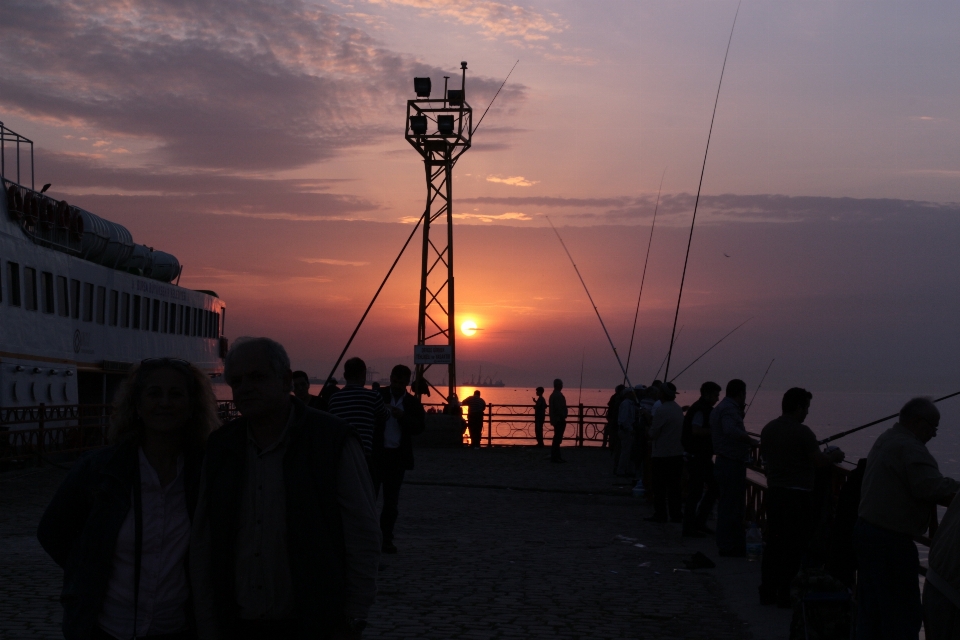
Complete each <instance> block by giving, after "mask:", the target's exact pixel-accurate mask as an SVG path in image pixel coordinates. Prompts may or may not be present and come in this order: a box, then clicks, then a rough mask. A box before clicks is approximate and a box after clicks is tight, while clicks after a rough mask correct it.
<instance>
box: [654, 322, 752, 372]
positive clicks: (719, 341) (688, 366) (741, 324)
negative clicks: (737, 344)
mask: <svg viewBox="0 0 960 640" xmlns="http://www.w3.org/2000/svg"><path fill="white" fill-rule="evenodd" d="M751 320H753V317H752V316H751V317H749V318H747V319H746V320H744V321H743V322H741V323H740V324H738V325H737V326H735V327H734V328H733V329H732V330H731V331H730V333H728V334H727V335H725V336H723V337H722V338H720V339H719V340H717V341H716V342H714V343H713V345H712V346H711V347H710V348H709V349H707V350H706V351H704V352H703V353H701V354H700V355H699V356H697V359H696V360H694V361H693V362H691V363H690V364H688V365H687V366H685V367H684V368H683V369H682V370H681V371H680V373H678V374H677V375H675V376H673V377H672V378H670V380H669V382H673V381H674V380H676V379H677V378H679V377H680V376H682V375H683V372H684V371H686V370H687V369H689V368H690V367H692V366H693V365H695V364H697V360H700V358H702V357H703V356H705V355H707V354H708V353H710V352H711V351H713V347H715V346H717V345H718V344H720V343H721V342H723V341H724V340H726V339H727V338H729V337H730V336H732V335H733V334H734V332H735V331H736V330H737V329H739V328H740V327H742V326H743V325H745V324H747V323H748V322H750V321H751ZM667 364H669V362H668V363H667ZM663 379H664V380H666V379H667V372H666V371H664V372H663Z"/></svg>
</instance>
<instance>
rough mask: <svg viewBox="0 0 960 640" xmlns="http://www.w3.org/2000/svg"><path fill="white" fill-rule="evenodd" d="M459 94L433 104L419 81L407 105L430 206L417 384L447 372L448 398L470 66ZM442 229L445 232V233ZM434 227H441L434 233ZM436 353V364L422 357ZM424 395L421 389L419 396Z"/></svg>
mask: <svg viewBox="0 0 960 640" xmlns="http://www.w3.org/2000/svg"><path fill="white" fill-rule="evenodd" d="M460 68H461V69H462V70H463V81H462V84H461V88H460V89H449V90H448V89H447V86H446V85H447V80H448V79H449V77H447V76H445V77H444V88H443V90H444V91H443V93H444V95H443V98H434V99H431V98H430V79H429V78H415V79H414V87H415V89H416V92H417V99H416V100H408V101H407V123H406V131H405V137H406V139H407V142H409V143H410V144H411V145H412V146H413V148H414V149H416V150H417V151H418V152H419V153H420V155H421V156H422V157H423V165H424V169H425V170H426V177H427V205H426V209H425V211H424V214H423V256H422V266H421V272H420V306H419V313H418V318H417V349H415V352H416V356H415V362H416V378H417V380H422V379H424V378H425V374H426V372H427V370H428V369H430V368H431V367H438V366H446V367H447V368H448V371H447V387H448V389H447V397H449V396H450V395H452V394H454V393H456V392H457V360H456V317H455V311H456V305H455V297H454V281H453V166H454V164H456V162H457V159H458V158H459V157H460V156H461V155H463V153H464V152H465V151H466V150H467V149H469V148H470V138H471V134H472V132H473V110H472V109H471V108H470V105H469V104H467V101H466V95H465V91H466V84H467V63H466V62H461V63H460ZM444 225H445V226H446V229H444ZM434 227H439V228H437V229H434ZM423 347H436V348H435V349H431V351H433V352H435V356H436V357H435V358H433V359H432V361H431V359H430V358H425V357H421V354H422V353H425V352H426V351H428V350H424V349H423ZM419 391H420V389H418V392H419Z"/></svg>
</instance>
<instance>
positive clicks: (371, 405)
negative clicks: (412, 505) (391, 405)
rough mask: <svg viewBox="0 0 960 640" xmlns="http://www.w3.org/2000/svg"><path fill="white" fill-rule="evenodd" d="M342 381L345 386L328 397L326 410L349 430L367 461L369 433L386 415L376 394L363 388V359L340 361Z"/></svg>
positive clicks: (364, 369)
mask: <svg viewBox="0 0 960 640" xmlns="http://www.w3.org/2000/svg"><path fill="white" fill-rule="evenodd" d="M343 379H344V380H346V382H347V384H346V385H344V387H343V389H340V390H339V391H337V392H336V393H335V394H334V395H333V396H332V397H331V398H330V405H329V407H328V408H327V411H329V412H330V413H332V414H333V415H335V416H337V417H338V418H343V419H344V420H346V421H347V423H348V424H349V425H350V426H351V427H353V430H354V431H356V432H357V435H358V436H360V442H362V443H363V453H364V455H366V456H367V460H369V459H370V456H371V455H372V454H373V432H374V430H375V429H377V428H383V424H384V423H385V422H386V421H387V418H389V417H390V412H388V411H387V408H386V407H385V406H383V398H382V397H381V396H380V394H379V393H378V392H376V391H374V390H373V389H367V388H366V387H364V386H363V385H364V383H365V382H366V381H367V364H366V363H365V362H364V361H363V360H361V359H360V358H350V359H349V360H347V361H346V362H344V363H343Z"/></svg>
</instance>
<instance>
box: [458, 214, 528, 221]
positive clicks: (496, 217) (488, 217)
mask: <svg viewBox="0 0 960 640" xmlns="http://www.w3.org/2000/svg"><path fill="white" fill-rule="evenodd" d="M453 217H454V218H458V219H460V220H479V221H480V222H505V221H507V220H532V219H533V218H531V217H530V216H528V215H527V214H525V213H522V212H519V211H510V212H507V213H497V214H488V213H455V214H453Z"/></svg>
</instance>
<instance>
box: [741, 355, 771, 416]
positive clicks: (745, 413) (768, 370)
mask: <svg viewBox="0 0 960 640" xmlns="http://www.w3.org/2000/svg"><path fill="white" fill-rule="evenodd" d="M775 360H776V358H774V359H773V360H771V361H770V364H768V365H767V370H766V371H764V372H763V377H762V378H760V384H758V385H757V390H756V391H754V392H753V397H752V398H750V404H748V405H747V408H746V409H744V410H743V417H744V418H746V417H747V412H748V411H750V407H752V406H753V401H754V400H756V399H757V394H758V393H760V387H762V386H763V381H764V380H766V379H767V374H768V373H770V367H772V366H773V363H774V361H775Z"/></svg>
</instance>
